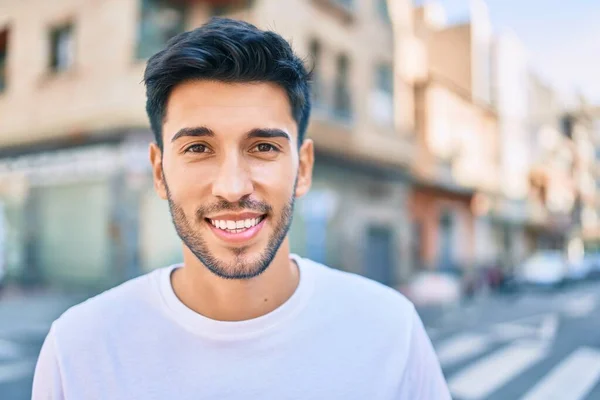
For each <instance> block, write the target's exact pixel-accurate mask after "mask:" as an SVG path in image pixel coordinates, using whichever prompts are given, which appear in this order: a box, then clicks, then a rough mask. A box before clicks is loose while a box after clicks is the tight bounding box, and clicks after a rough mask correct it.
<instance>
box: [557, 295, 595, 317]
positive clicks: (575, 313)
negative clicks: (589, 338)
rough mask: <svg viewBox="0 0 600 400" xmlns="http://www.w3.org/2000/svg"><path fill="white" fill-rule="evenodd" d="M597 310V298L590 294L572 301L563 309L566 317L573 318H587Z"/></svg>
mask: <svg viewBox="0 0 600 400" xmlns="http://www.w3.org/2000/svg"><path fill="white" fill-rule="evenodd" d="M595 308H596V296H595V295H593V294H588V295H587V296H583V297H581V298H579V297H578V298H575V299H570V300H569V301H567V302H566V303H565V305H564V307H563V311H564V313H565V314H566V315H568V316H569V317H573V318H581V317H585V316H586V315H588V314H589V313H591V312H592V311H594V309H595Z"/></svg>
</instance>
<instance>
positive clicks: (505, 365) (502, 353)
mask: <svg viewBox="0 0 600 400" xmlns="http://www.w3.org/2000/svg"><path fill="white" fill-rule="evenodd" d="M546 350H547V347H546V346H545V345H544V344H543V342H538V341H526V342H518V343H515V344H512V345H510V346H508V347H506V348H504V349H502V350H498V351H496V352H494V353H492V354H491V355H490V356H488V357H485V358H483V359H481V360H479V361H477V362H475V363H473V364H472V365H470V366H469V367H467V368H465V369H463V370H461V371H459V372H458V373H457V374H456V375H454V376H452V377H451V379H450V380H449V382H448V386H449V387H450V391H451V392H452V394H453V395H454V396H456V397H460V398H461V399H464V400H475V399H483V398H485V397H486V396H487V395H489V394H491V393H492V392H494V391H495V390H496V389H498V388H499V387H500V386H502V385H504V384H505V383H506V382H508V381H510V380H511V379H513V378H514V377H515V376H517V375H519V374H520V373H521V372H523V371H525V370H526V369H527V368H529V367H530V366H532V365H533V364H535V363H537V362H538V361H539V360H541V359H542V358H543V357H544V356H545V355H546Z"/></svg>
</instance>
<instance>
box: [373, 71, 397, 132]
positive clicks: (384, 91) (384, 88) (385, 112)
mask: <svg viewBox="0 0 600 400" xmlns="http://www.w3.org/2000/svg"><path fill="white" fill-rule="evenodd" d="M375 84H376V86H375V88H374V91H373V93H372V96H371V104H370V105H371V115H372V117H373V120H374V121H375V122H376V123H378V124H380V125H383V126H390V125H392V123H393V121H394V70H393V66H392V64H390V63H384V64H380V65H378V66H377V69H376V76H375Z"/></svg>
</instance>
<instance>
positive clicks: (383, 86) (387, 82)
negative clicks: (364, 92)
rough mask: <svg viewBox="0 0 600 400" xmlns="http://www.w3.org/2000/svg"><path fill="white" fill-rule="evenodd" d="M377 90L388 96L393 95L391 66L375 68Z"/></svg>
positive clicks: (383, 65) (385, 65)
mask: <svg viewBox="0 0 600 400" xmlns="http://www.w3.org/2000/svg"><path fill="white" fill-rule="evenodd" d="M377 89H378V90H380V91H381V92H384V93H386V94H388V95H390V96H393V95H394V69H393V67H392V65H391V64H388V63H386V64H380V65H379V66H378V67H377Z"/></svg>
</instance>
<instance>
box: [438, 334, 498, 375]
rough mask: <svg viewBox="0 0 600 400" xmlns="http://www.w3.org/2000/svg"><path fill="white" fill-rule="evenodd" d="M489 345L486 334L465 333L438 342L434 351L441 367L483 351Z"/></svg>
mask: <svg viewBox="0 0 600 400" xmlns="http://www.w3.org/2000/svg"><path fill="white" fill-rule="evenodd" d="M489 345H490V340H489V339H488V338H487V337H486V336H484V335H478V334H474V333H465V334H462V335H458V336H454V337H452V338H450V339H448V340H445V341H444V342H442V343H440V345H439V346H437V348H436V352H437V356H438V359H439V360H440V363H441V364H442V367H447V366H450V365H453V364H456V363H458V362H461V361H463V360H466V359H467V358H470V357H473V356H475V355H477V354H480V353H483V352H484V351H485V350H486V349H487V348H488V347H489Z"/></svg>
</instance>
